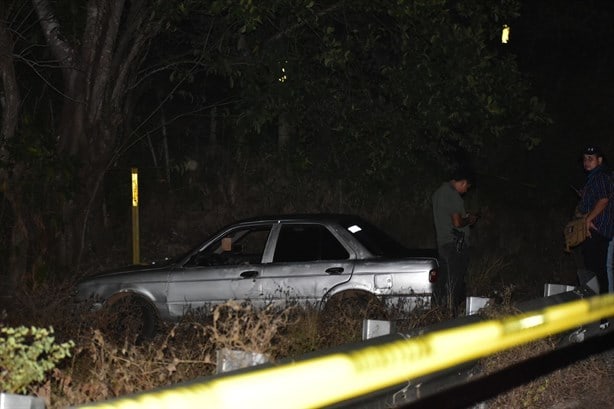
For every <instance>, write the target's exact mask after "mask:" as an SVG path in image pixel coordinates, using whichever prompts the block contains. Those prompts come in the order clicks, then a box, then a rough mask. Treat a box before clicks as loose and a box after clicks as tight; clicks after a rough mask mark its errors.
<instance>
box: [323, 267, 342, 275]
mask: <svg viewBox="0 0 614 409" xmlns="http://www.w3.org/2000/svg"><path fill="white" fill-rule="evenodd" d="M326 272H327V273H328V274H330V275H336V274H341V273H343V267H330V268H327V269H326Z"/></svg>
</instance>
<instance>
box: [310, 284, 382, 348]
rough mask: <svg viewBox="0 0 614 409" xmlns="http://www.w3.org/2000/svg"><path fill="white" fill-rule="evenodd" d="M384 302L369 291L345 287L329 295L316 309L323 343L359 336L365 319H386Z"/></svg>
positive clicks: (346, 340)
mask: <svg viewBox="0 0 614 409" xmlns="http://www.w3.org/2000/svg"><path fill="white" fill-rule="evenodd" d="M387 315H388V314H387V311H386V308H385V306H384V305H383V304H382V303H381V301H380V300H379V299H377V297H375V296H374V295H373V294H370V293H366V292H363V291H347V292H343V293H339V294H335V295H334V296H332V297H331V298H330V299H329V300H328V301H327V302H326V304H325V305H324V308H323V309H322V311H321V313H320V320H319V321H320V322H319V325H320V332H321V334H322V335H323V337H324V338H325V339H326V344H327V346H333V345H337V344H340V343H347V342H356V341H360V340H361V338H362V325H363V320H365V319H381V320H385V319H387Z"/></svg>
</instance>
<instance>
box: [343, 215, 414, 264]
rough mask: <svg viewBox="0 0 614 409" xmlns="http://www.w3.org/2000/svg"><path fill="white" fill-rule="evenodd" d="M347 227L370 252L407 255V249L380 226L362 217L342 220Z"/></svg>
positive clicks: (381, 255) (385, 254) (395, 255)
mask: <svg viewBox="0 0 614 409" xmlns="http://www.w3.org/2000/svg"><path fill="white" fill-rule="evenodd" d="M341 225H342V226H343V227H344V228H345V229H347V231H349V232H350V233H351V234H352V235H353V236H354V237H355V238H356V240H358V241H359V242H360V244H362V245H363V246H364V247H365V248H366V249H367V250H368V251H369V252H370V253H372V254H373V255H375V256H379V257H390V258H394V257H407V256H408V255H409V250H408V249H407V248H405V247H404V246H403V245H402V244H400V243H399V242H398V241H396V240H395V239H393V238H392V237H390V236H389V235H388V234H386V233H385V232H384V231H382V230H381V229H380V228H378V227H376V226H374V225H373V224H371V223H369V222H366V221H364V220H362V219H353V220H344V221H342V222H341Z"/></svg>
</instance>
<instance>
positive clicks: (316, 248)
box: [273, 224, 350, 262]
mask: <svg viewBox="0 0 614 409" xmlns="http://www.w3.org/2000/svg"><path fill="white" fill-rule="evenodd" d="M349 257H350V254H349V253H348V252H347V250H346V249H345V248H344V247H343V246H342V245H341V243H339V241H338V240H337V238H336V237H335V236H334V235H333V234H332V233H331V232H330V231H329V230H328V229H327V228H326V227H324V226H322V225H319V224H292V225H283V226H282V227H281V230H280V232H279V237H278V239H277V247H276V249H275V255H274V257H273V262H297V261H317V260H345V259H348V258H349Z"/></svg>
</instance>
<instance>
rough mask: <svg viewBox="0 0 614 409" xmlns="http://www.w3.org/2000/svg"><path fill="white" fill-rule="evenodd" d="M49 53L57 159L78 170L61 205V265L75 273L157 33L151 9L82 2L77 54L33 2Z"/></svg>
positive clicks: (137, 1) (121, 0) (44, 0)
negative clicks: (55, 64)
mask: <svg viewBox="0 0 614 409" xmlns="http://www.w3.org/2000/svg"><path fill="white" fill-rule="evenodd" d="M32 4H33V5H34V8H35V10H36V13H37V15H38V18H39V21H40V25H41V28H42V30H43V33H44V35H45V38H46V40H47V44H48V46H49V49H50V51H51V52H52V54H53V56H54V57H55V58H56V59H57V60H58V61H59V62H60V65H61V67H62V75H63V83H64V89H63V93H64V95H65V98H64V103H63V107H62V115H61V123H60V126H59V150H60V152H59V153H60V155H66V156H68V157H72V158H76V159H77V160H78V162H79V163H80V164H81V168H80V172H79V178H78V179H79V186H80V187H81V190H80V191H79V192H78V194H77V195H76V196H74V198H73V199H71V200H63V201H62V202H63V203H62V205H61V207H62V209H61V214H62V221H63V226H62V228H61V229H60V231H59V235H60V237H61V239H60V240H59V243H60V246H59V247H60V248H59V257H60V263H61V264H63V265H66V266H72V267H73V268H78V267H79V264H80V262H81V259H82V256H83V251H84V248H85V247H86V245H87V243H88V242H89V241H90V240H92V239H94V238H95V236H96V234H94V232H93V231H92V228H91V223H92V221H93V220H95V219H96V216H97V215H96V213H97V211H96V210H97V209H98V208H99V206H95V204H96V203H97V198H98V197H99V194H100V187H101V184H102V181H103V178H104V174H105V172H106V170H107V168H108V167H109V166H110V163H112V162H113V161H114V160H115V159H116V155H117V151H116V149H117V146H121V142H122V137H123V136H124V135H125V133H124V129H125V127H126V126H125V122H126V121H127V115H126V112H125V111H126V109H128V108H127V101H128V97H127V95H128V92H129V91H128V90H129V89H130V86H131V85H132V84H133V83H134V82H135V79H136V78H135V75H136V72H137V69H138V68H139V66H140V65H141V62H142V58H143V56H144V55H145V54H146V52H147V48H148V44H149V41H150V39H151V38H152V37H153V36H154V35H156V34H157V33H158V32H159V30H160V24H159V23H156V20H155V19H156V18H157V17H156V15H155V13H153V12H152V10H153V9H152V8H151V7H153V6H152V5H151V4H150V2H148V1H144V0H134V1H130V2H127V1H126V0H88V2H87V6H86V10H87V20H86V24H85V29H84V32H83V35H82V37H81V39H80V41H78V43H79V44H80V46H79V47H78V48H77V46H76V45H75V44H76V43H75V44H71V43H69V42H68V40H66V38H67V37H66V36H64V35H62V30H61V29H62V27H61V26H60V24H59V21H58V19H57V17H56V15H55V12H54V10H53V8H52V7H51V5H50V2H49V0H32Z"/></svg>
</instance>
